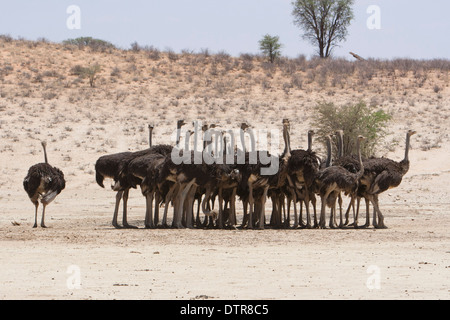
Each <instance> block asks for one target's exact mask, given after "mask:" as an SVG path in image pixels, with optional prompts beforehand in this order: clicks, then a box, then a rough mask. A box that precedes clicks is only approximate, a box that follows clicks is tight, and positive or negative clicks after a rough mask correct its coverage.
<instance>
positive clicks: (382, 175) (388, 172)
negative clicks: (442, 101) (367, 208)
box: [355, 130, 416, 229]
mask: <svg viewBox="0 0 450 320" xmlns="http://www.w3.org/2000/svg"><path fill="white" fill-rule="evenodd" d="M414 134H416V131H414V130H408V132H407V133H406V146H405V157H404V158H403V160H402V161H400V162H396V161H394V160H391V159H387V158H372V159H368V160H367V161H366V162H364V168H365V171H364V175H363V177H362V179H361V186H362V188H361V190H360V193H361V195H362V196H363V197H364V198H366V199H367V200H369V201H370V203H372V205H373V207H374V215H373V226H374V227H375V228H377V229H385V228H387V227H386V225H385V224H384V216H383V214H382V213H381V211H380V208H379V203H378V195H379V194H381V193H383V192H385V191H386V190H389V189H392V188H396V187H398V186H399V185H400V184H401V182H402V179H403V176H404V175H405V174H406V173H407V172H408V171H409V165H410V162H409V149H410V140H411V136H413V135H414ZM367 215H368V212H367ZM377 218H378V222H377ZM355 223H357V221H355ZM366 224H367V223H366Z"/></svg>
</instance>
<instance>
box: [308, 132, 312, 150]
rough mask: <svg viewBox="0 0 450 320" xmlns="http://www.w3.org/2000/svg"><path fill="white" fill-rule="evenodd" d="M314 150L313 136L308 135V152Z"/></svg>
mask: <svg viewBox="0 0 450 320" xmlns="http://www.w3.org/2000/svg"><path fill="white" fill-rule="evenodd" d="M311 150H312V135H311V133H308V151H311Z"/></svg>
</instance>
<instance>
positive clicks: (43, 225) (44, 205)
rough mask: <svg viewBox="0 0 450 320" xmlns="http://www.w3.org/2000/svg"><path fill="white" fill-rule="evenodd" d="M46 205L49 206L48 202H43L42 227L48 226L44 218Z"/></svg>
mask: <svg viewBox="0 0 450 320" xmlns="http://www.w3.org/2000/svg"><path fill="white" fill-rule="evenodd" d="M46 206H47V204H46V203H43V204H42V217H41V228H47V227H46V226H45V223H44V219H45V207H46Z"/></svg>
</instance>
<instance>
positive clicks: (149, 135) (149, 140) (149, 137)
mask: <svg viewBox="0 0 450 320" xmlns="http://www.w3.org/2000/svg"><path fill="white" fill-rule="evenodd" d="M152 135H153V133H152V129H150V132H149V134H148V143H149V145H150V147H151V146H152V145H153V144H152Z"/></svg>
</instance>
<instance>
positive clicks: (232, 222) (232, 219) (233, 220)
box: [229, 187, 237, 228]
mask: <svg viewBox="0 0 450 320" xmlns="http://www.w3.org/2000/svg"><path fill="white" fill-rule="evenodd" d="M236 192H237V188H236V187H234V188H233V192H232V194H231V198H230V217H229V223H230V225H231V227H232V228H236V227H235V226H236V224H237V222H236Z"/></svg>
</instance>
